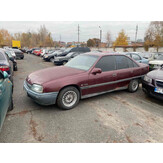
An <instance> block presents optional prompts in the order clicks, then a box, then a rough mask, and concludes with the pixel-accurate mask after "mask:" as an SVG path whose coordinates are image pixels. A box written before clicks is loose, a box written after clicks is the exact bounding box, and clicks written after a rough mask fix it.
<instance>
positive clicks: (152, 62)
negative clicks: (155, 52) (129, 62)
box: [149, 60, 163, 65]
mask: <svg viewBox="0 0 163 163" xmlns="http://www.w3.org/2000/svg"><path fill="white" fill-rule="evenodd" d="M149 64H158V65H161V64H163V60H153V61H150V62H149Z"/></svg>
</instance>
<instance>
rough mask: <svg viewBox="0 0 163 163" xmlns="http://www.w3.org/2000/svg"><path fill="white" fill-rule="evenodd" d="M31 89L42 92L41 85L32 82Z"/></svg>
mask: <svg viewBox="0 0 163 163" xmlns="http://www.w3.org/2000/svg"><path fill="white" fill-rule="evenodd" d="M31 90H33V91H34V92H37V93H42V92H43V87H42V86H41V85H38V84H33V85H32V87H31Z"/></svg>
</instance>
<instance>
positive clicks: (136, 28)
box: [135, 25, 138, 43]
mask: <svg viewBox="0 0 163 163" xmlns="http://www.w3.org/2000/svg"><path fill="white" fill-rule="evenodd" d="M137 34H138V25H136V33H135V43H136V41H137Z"/></svg>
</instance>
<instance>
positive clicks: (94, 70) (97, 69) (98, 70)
mask: <svg viewBox="0 0 163 163" xmlns="http://www.w3.org/2000/svg"><path fill="white" fill-rule="evenodd" d="M100 73H102V70H101V69H100V68H94V69H93V70H92V74H93V75H96V74H100Z"/></svg>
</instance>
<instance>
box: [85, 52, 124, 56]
mask: <svg viewBox="0 0 163 163" xmlns="http://www.w3.org/2000/svg"><path fill="white" fill-rule="evenodd" d="M83 55H94V56H100V57H101V56H109V55H124V54H123V53H117V52H108V53H106V52H99V53H96V52H87V53H84V54H83Z"/></svg>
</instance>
